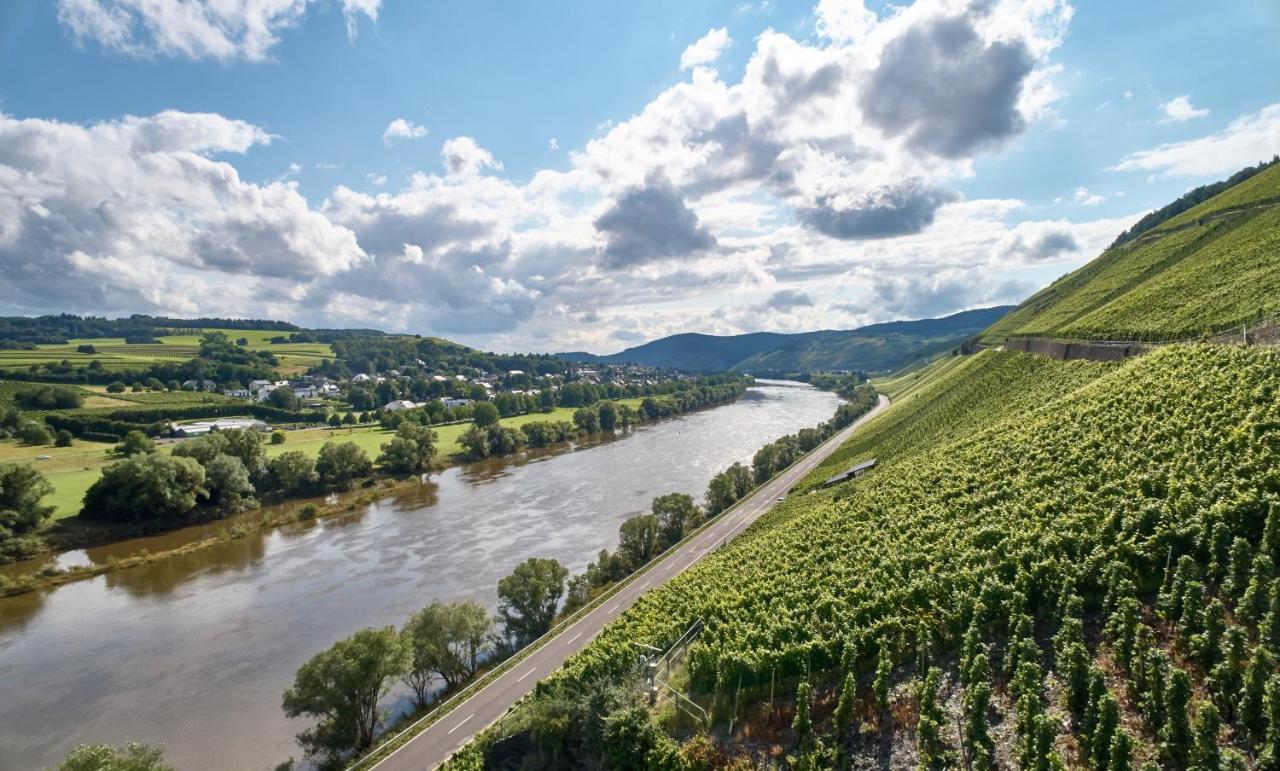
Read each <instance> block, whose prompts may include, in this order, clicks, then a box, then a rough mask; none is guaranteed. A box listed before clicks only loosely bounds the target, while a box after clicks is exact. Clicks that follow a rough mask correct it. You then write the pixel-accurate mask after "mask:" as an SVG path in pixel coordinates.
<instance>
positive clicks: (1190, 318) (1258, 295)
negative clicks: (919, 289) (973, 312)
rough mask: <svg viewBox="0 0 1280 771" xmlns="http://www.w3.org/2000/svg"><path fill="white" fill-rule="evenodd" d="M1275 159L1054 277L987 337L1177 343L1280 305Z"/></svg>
mask: <svg viewBox="0 0 1280 771" xmlns="http://www.w3.org/2000/svg"><path fill="white" fill-rule="evenodd" d="M1278 288H1280V164H1277V165H1272V166H1270V167H1269V168H1267V169H1266V170H1264V171H1262V172H1260V173H1258V174H1256V175H1254V176H1253V177H1251V178H1249V179H1247V180H1245V181H1244V182H1241V183H1240V184H1237V185H1235V186H1234V187H1231V188H1228V189H1227V190H1225V191H1223V192H1221V193H1219V194H1218V195H1216V196H1214V197H1213V198H1210V199H1209V200H1207V201H1204V202H1203V203H1200V204H1199V205H1197V206H1195V207H1193V208H1191V209H1189V210H1188V211H1185V212H1183V213H1181V214H1179V215H1178V216H1175V217H1173V218H1171V219H1169V220H1167V221H1165V222H1163V223H1162V224H1160V225H1158V226H1156V227H1155V228H1153V229H1151V230H1150V231H1147V232H1146V233H1143V234H1141V235H1139V236H1137V237H1136V238H1133V239H1132V240H1130V241H1127V242H1125V243H1121V244H1119V245H1117V246H1114V247H1112V248H1111V249H1108V250H1107V251H1106V252H1103V253H1102V255H1100V256H1099V257H1098V258H1097V259H1095V260H1093V261H1092V262H1090V263H1089V264H1088V265H1085V266H1084V267H1082V268H1080V269H1079V270H1077V271H1075V272H1073V273H1071V274H1068V275H1067V276H1064V277H1063V278H1061V279H1059V280H1058V281H1055V282H1054V283H1053V284H1051V285H1049V286H1048V287H1046V288H1045V289H1043V290H1041V291H1040V292H1037V293H1036V294H1035V295H1033V296H1032V297H1031V298H1029V299H1028V300H1027V301H1025V302H1024V303H1022V304H1021V305H1020V306H1018V308H1017V309H1015V310H1014V311H1013V312H1012V313H1010V314H1009V315H1008V316H1005V317H1004V318H1003V319H1001V320H1000V321H998V322H996V323H995V324H994V325H992V326H991V328H990V329H989V330H987V332H986V333H985V335H984V336H983V338H982V339H983V341H984V342H987V343H993V344H995V343H999V342H1001V341H1003V340H1004V339H1005V338H1006V337H1008V336H1011V335H1032V336H1049V337H1064V338H1074V339H1087V340H1175V339H1187V338H1194V337H1197V336H1199V335H1201V334H1204V333H1205V332H1217V331H1220V330H1223V329H1225V328H1229V327H1233V326H1236V325H1239V324H1241V323H1242V322H1252V321H1254V320H1256V319H1257V318H1258V317H1259V315H1266V316H1273V315H1275V314H1276V313H1278V312H1280V291H1277V290H1278Z"/></svg>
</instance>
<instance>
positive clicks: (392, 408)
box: [382, 399, 418, 412]
mask: <svg viewBox="0 0 1280 771" xmlns="http://www.w3.org/2000/svg"><path fill="white" fill-rule="evenodd" d="M417 406H418V405H416V404H414V403H413V402H411V401H409V400H408V399H397V400H396V401H394V402H387V403H386V404H384V405H382V409H383V410H385V411H387V412H401V411H403V410H411V409H413V408H415V407H417Z"/></svg>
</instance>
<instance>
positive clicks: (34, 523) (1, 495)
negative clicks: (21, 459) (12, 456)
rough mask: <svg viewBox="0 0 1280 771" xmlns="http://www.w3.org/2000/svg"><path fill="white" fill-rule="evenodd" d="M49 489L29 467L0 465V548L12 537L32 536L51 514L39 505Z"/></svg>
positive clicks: (46, 482)
mask: <svg viewBox="0 0 1280 771" xmlns="http://www.w3.org/2000/svg"><path fill="white" fill-rule="evenodd" d="M52 492H53V485H51V484H49V480H47V479H45V478H44V475H43V474H41V473H40V472H39V471H37V470H36V469H34V468H32V467H31V466H30V465H27V464H23V465H19V464H17V463H3V464H0V544H2V543H3V542H4V541H5V540H6V539H8V538H10V537H12V536H15V535H25V534H27V533H32V532H35V531H36V530H38V529H39V528H40V526H41V525H42V524H44V522H45V520H47V519H48V518H49V517H50V516H52V514H53V507H52V506H42V505H40V501H41V500H42V499H43V498H44V497H45V496H46V495H49V494H51V493H52Z"/></svg>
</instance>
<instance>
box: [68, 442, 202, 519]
mask: <svg viewBox="0 0 1280 771" xmlns="http://www.w3.org/2000/svg"><path fill="white" fill-rule="evenodd" d="M205 492H206V490H205V487H204V468H203V467H201V465H200V464H199V463H197V462H196V461H195V460H193V459H191V458H181V457H174V456H171V455H161V454H159V453H152V454H148V455H136V456H134V457H132V458H127V459H125V460H122V461H120V462H119V463H116V464H114V465H112V466H108V467H107V468H106V470H105V471H103V472H102V476H101V477H99V478H98V481H96V482H94V483H93V486H92V487H90V488H89V491H88V492H87V493H85V496H84V508H83V509H81V511H80V516H82V517H84V518H85V519H91V520H99V521H104V522H149V521H156V520H168V521H177V520H180V519H182V518H183V517H185V516H186V515H187V514H189V513H190V512H191V511H192V509H194V508H195V506H196V500H197V497H198V496H201V495H204V494H205Z"/></svg>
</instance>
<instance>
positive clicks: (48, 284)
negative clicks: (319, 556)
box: [0, 0, 1280, 353]
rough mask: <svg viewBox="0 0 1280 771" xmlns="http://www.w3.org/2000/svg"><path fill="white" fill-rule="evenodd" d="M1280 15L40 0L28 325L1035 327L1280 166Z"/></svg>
mask: <svg viewBox="0 0 1280 771" xmlns="http://www.w3.org/2000/svg"><path fill="white" fill-rule="evenodd" d="M1277 41H1280V5H1278V4H1276V3H1275V2H1274V0H1240V1H1239V2H1233V3H1214V4H1207V3H1203V2H1200V1H1199V0H1168V1H1166V2H1159V3H1156V2H1141V3H1139V2H1132V3H1131V2H1125V3H1116V2H1097V1H1095V0H1087V1H1086V0H1081V1H1080V2H1074V3H1068V2H1065V0H917V1H916V2H914V3H911V4H904V5H896V4H887V3H879V2H867V3H864V2H861V1H860V0H820V1H819V2H817V4H816V5H813V4H808V3H800V2H781V1H780V0H749V1H746V2H744V1H743V0H736V1H719V0H711V1H710V2H702V3H696V4H695V3H689V2H687V0H684V1H681V2H675V1H672V0H646V2H644V3H622V2H578V3H569V2H565V1H563V0H547V1H546V2H543V3H536V4H535V3H511V2H501V1H499V0H476V2H468V3H440V2H433V3H428V2H418V0H217V1H216V2H214V1H210V2H198V1H197V0H56V1H55V0H47V1H46V0H12V1H11V2H4V3H0V270H2V271H3V277H4V281H3V282H2V283H0V314H3V315H34V314H41V313H62V312H69V313H80V314H93V315H108V316H117V315H127V314H130V313H149V314H157V315H158V314H165V315H175V316H188V317H189V316H215V315H216V316H234V317H248V318H272V319H284V320H288V321H292V322H295V323H297V324H301V325H304V326H311V327H375V328H380V329H385V330H387V331H393V332H412V333H420V334H430V335H439V336H443V337H448V338H451V339H455V340H458V341H460V342H463V343H466V344H469V345H474V346H477V347H481V348H485V349H488V350H497V351H567V350H589V351H593V352H597V353H608V352H612V351H616V350H619V349H621V348H624V347H626V346H629V345H634V344H636V343H638V342H642V341H644V340H649V339H653V338H656V337H661V336H663V335H667V334H673V333H677V332H706V333H713V334H735V333H740V332H752V331H762V330H768V331H780V332H796V331H807V330H813V329H845V328H853V327H857V326H861V325H865V324H868V323H873V322H879V321H888V320H894V319H909V318H925V317H936V316H941V315H946V314H949V313H954V312H957V311H961V310H966V309H970V308H978V307H985V306H989V305H995V304H1001V303H1016V302H1019V301H1020V300H1022V299H1025V298H1026V297H1027V296H1028V295H1030V294H1031V293H1032V292H1034V291H1035V290H1037V289H1038V288H1040V287H1042V286H1044V285H1046V284H1047V283H1049V282H1050V281H1052V280H1053V279H1055V278H1057V277H1059V276H1061V275H1063V274H1064V273H1067V272H1069V271H1070V270H1072V269H1074V268H1076V267H1079V266H1080V265H1082V264H1083V263H1084V262H1086V261H1088V260H1089V259H1091V258H1093V257H1094V256H1096V255H1097V254H1098V253H1099V252H1100V251H1101V250H1102V249H1104V248H1105V247H1106V245H1107V244H1108V243H1110V242H1111V240H1112V239H1114V237H1115V236H1116V235H1117V234H1119V233H1120V232H1121V231H1122V230H1123V229H1124V228H1126V227H1128V226H1129V225H1130V224H1132V223H1133V222H1134V221H1135V220H1136V219H1137V218H1138V217H1140V216H1141V215H1142V214H1143V213H1145V212H1146V211H1149V210H1151V209H1153V208H1156V207H1159V206H1161V205H1163V204H1165V203H1168V202H1169V201H1171V200H1172V199H1174V198H1176V197H1177V196H1178V195H1180V194H1181V193H1183V192H1185V191H1186V190H1188V189H1190V188H1192V187H1195V186H1197V185H1200V184H1204V183H1206V182H1211V181H1215V180H1217V179H1220V178H1223V177H1225V176H1227V175H1229V174H1231V173H1232V172H1234V171H1237V170H1238V169H1240V168H1241V167H1243V166H1246V165H1252V164H1254V163H1257V162H1258V161H1261V160H1264V159H1269V158H1271V157H1272V156H1273V155H1274V154H1275V153H1277V152H1280V80H1277V78H1276V76H1275V74H1276V73H1277V72H1280V45H1277V44H1276V43H1277Z"/></svg>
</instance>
